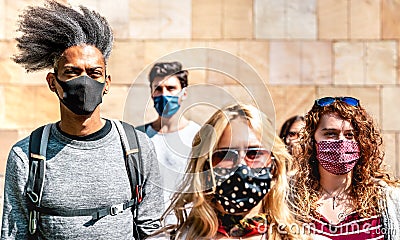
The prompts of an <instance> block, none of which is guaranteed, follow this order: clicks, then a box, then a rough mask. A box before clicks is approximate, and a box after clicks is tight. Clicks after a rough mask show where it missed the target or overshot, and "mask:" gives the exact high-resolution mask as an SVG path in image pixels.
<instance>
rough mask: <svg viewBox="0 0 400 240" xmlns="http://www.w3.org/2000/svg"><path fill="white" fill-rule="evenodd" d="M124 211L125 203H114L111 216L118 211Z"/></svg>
mask: <svg viewBox="0 0 400 240" xmlns="http://www.w3.org/2000/svg"><path fill="white" fill-rule="evenodd" d="M123 211H124V204H123V203H120V204H116V205H112V206H111V207H110V215H111V216H115V215H117V214H118V213H122V212H123Z"/></svg>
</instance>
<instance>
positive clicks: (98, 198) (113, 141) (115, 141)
mask: <svg viewBox="0 0 400 240" xmlns="http://www.w3.org/2000/svg"><path fill="white" fill-rule="evenodd" d="M137 134H138V139H139V145H140V149H141V155H142V161H143V172H144V173H143V175H144V186H143V194H144V197H143V201H142V203H141V204H140V205H139V210H138V228H139V232H141V233H144V234H149V233H151V232H152V231H154V230H155V229H158V228H159V221H158V220H159V218H160V216H161V214H162V212H163V209H164V206H163V196H162V189H161V188H160V186H161V185H160V173H159V168H158V163H157V158H156V154H155V151H154V147H153V145H152V143H151V140H149V138H148V137H147V136H146V135H145V134H143V133H141V132H139V131H137ZM28 146H29V137H27V138H25V139H23V140H21V141H19V142H18V143H16V144H15V145H14V146H13V147H12V149H11V151H10V154H9V157H8V161H7V167H6V176H5V186H4V206H3V219H2V229H1V239H27V237H28V219H29V218H28V208H27V198H26V194H25V186H26V183H27V178H28V169H29V160H28ZM46 155H47V157H46V159H47V165H46V174H45V182H44V190H43V197H42V206H43V207H49V208H56V209H61V210H69V209H72V210H73V209H88V208H97V207H103V206H110V205H115V204H120V203H123V202H125V201H127V200H130V199H131V187H130V183H129V178H128V175H127V170H126V168H125V162H124V154H123V148H122V145H121V140H120V136H119V133H118V131H117V129H116V126H115V124H114V123H113V122H112V127H111V130H110V131H109V132H108V133H107V135H105V136H104V137H102V138H100V139H98V140H93V141H80V140H73V139H71V138H68V137H66V136H65V135H63V134H62V133H61V132H60V131H59V130H58V129H57V127H56V125H55V124H52V126H51V133H50V136H49V143H48V146H47V154H46ZM90 220H91V216H79V217H76V216H74V217H61V216H49V215H45V214H41V215H40V220H39V224H38V230H39V238H41V239H133V214H132V211H131V209H127V210H125V211H124V212H122V213H120V214H118V215H115V216H110V215H108V216H106V217H103V218H101V219H100V220H98V221H97V222H95V223H94V224H93V225H89V226H85V223H88V222H89V221H90Z"/></svg>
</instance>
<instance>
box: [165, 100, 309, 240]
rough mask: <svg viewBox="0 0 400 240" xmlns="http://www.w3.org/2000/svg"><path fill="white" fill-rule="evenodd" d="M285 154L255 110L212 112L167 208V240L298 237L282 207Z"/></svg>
mask: <svg viewBox="0 0 400 240" xmlns="http://www.w3.org/2000/svg"><path fill="white" fill-rule="evenodd" d="M289 160H290V155H289V154H288V152H287V151H286V148H285V145H284V143H283V142H282V141H281V139H280V138H279V137H278V136H276V135H275V130H274V128H273V126H272V123H271V122H270V121H269V120H268V119H267V118H266V116H265V115H264V114H263V113H262V112H260V111H259V110H258V109H257V108H255V107H253V106H250V105H243V104H238V105H233V106H229V107H226V108H224V109H222V110H219V111H217V112H216V113H215V114H214V115H213V116H212V117H211V118H210V119H209V120H208V121H207V122H206V123H205V124H204V126H203V127H202V128H201V130H200V131H199V132H198V133H197V135H196V136H195V138H194V141H193V150H192V158H191V160H190V162H189V165H188V167H187V170H186V176H185V179H184V181H183V184H182V185H181V186H180V191H179V192H178V194H176V195H175V196H174V199H173V201H172V205H171V206H170V207H169V209H168V210H167V212H166V214H168V213H169V212H174V213H175V215H176V217H177V224H174V225H169V226H167V227H166V232H167V233H168V234H169V236H170V237H171V239H191V240H192V239H257V240H258V239H301V238H302V237H301V236H300V235H298V234H297V232H295V231H293V229H296V228H293V225H294V224H295V223H294V220H293V217H292V215H291V213H290V212H289V209H288V207H287V205H286V203H285V198H286V190H287V187H288V181H287V179H286V163H287V162H288V161H289Z"/></svg>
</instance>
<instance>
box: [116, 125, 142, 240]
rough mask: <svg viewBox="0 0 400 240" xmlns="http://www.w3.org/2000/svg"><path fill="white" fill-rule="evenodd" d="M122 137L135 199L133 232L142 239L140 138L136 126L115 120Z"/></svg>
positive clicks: (137, 237)
mask: <svg viewBox="0 0 400 240" xmlns="http://www.w3.org/2000/svg"><path fill="white" fill-rule="evenodd" d="M114 123H115V125H116V126H117V129H118V132H119V134H120V137H121V142H122V145H123V148H124V154H125V166H126V170H127V172H128V177H129V181H130V184H131V190H132V200H135V203H136V204H135V206H133V209H132V212H133V217H134V226H133V234H134V237H135V239H140V234H139V230H138V228H137V217H138V206H139V204H140V203H141V201H142V198H143V192H142V190H143V166H142V155H141V151H140V145H139V140H138V137H137V133H136V130H135V128H134V127H133V126H132V125H130V124H128V123H125V122H122V121H118V120H116V121H114Z"/></svg>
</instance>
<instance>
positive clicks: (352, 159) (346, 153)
mask: <svg viewBox="0 0 400 240" xmlns="http://www.w3.org/2000/svg"><path fill="white" fill-rule="evenodd" d="M359 158H360V146H359V145H358V143H357V142H355V141H351V140H330V141H320V142H317V159H318V161H319V163H320V164H321V166H322V167H323V168H324V169H325V170H327V171H328V172H330V173H332V174H335V175H343V174H346V173H348V172H350V171H351V170H352V169H353V168H354V166H355V165H356V163H357V160H358V159H359Z"/></svg>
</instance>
